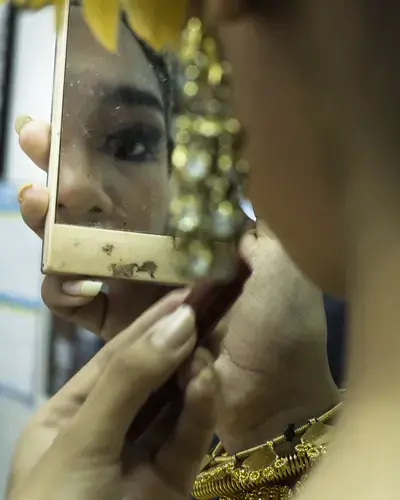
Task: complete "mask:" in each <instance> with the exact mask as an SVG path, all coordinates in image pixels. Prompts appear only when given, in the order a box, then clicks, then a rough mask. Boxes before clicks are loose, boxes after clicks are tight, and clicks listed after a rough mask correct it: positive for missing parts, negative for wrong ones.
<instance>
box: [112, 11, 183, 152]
mask: <svg viewBox="0 0 400 500" xmlns="http://www.w3.org/2000/svg"><path fill="white" fill-rule="evenodd" d="M122 21H123V23H124V25H125V26H126V27H127V28H128V29H129V31H130V32H131V33H132V35H133V36H134V38H135V39H136V40H137V42H138V43H139V45H140V47H141V49H142V51H143V53H144V55H145V57H146V59H147V60H148V61H149V63H150V65H151V67H152V68H153V71H154V73H155V75H156V77H157V80H158V84H159V86H160V89H161V95H162V100H163V104H164V120H165V128H166V130H167V135H168V139H167V140H168V156H169V157H170V155H171V153H172V149H173V147H174V142H173V139H172V137H171V130H172V123H171V122H172V116H173V114H174V109H175V96H176V79H175V78H174V76H173V73H172V71H171V69H170V67H169V64H168V57H167V55H166V54H162V53H158V52H156V51H155V50H153V49H152V48H151V47H150V45H149V44H148V43H146V42H145V41H144V40H142V39H141V38H140V37H138V36H137V35H136V33H135V32H134V31H133V30H132V29H131V27H130V26H129V24H128V22H127V20H126V16H123V18H122Z"/></svg>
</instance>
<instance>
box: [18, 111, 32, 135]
mask: <svg viewBox="0 0 400 500" xmlns="http://www.w3.org/2000/svg"><path fill="white" fill-rule="evenodd" d="M31 121H32V118H31V117H30V116H28V115H21V116H18V118H16V120H15V131H16V132H17V134H18V135H19V134H20V133H21V130H22V129H23V128H24V127H25V125H26V124H27V123H29V122H31Z"/></svg>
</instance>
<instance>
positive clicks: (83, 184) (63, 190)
mask: <svg viewBox="0 0 400 500" xmlns="http://www.w3.org/2000/svg"><path fill="white" fill-rule="evenodd" d="M83 163H84V162H79V163H76V166H72V165H71V164H70V163H69V162H65V161H64V162H62V163H61V165H60V172H59V187H58V198H57V208H58V211H59V213H60V215H64V216H75V217H77V216H79V217H81V218H82V219H84V218H88V219H89V220H90V219H92V220H93V214H98V215H99V214H104V215H108V214H110V213H111V212H112V210H113V203H112V200H111V198H110V197H109V196H108V194H107V193H106V191H105V189H104V185H103V182H102V179H101V176H100V175H93V174H92V173H91V172H89V171H88V168H87V167H86V166H85V165H83ZM85 216H87V217H85ZM90 216H92V217H90ZM98 218H99V217H97V218H95V220H98Z"/></svg>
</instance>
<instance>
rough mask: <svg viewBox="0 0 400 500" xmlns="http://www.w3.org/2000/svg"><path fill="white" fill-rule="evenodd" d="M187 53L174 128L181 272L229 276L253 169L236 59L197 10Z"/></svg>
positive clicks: (174, 218) (174, 211) (174, 204)
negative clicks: (235, 99) (236, 99)
mask: <svg viewBox="0 0 400 500" xmlns="http://www.w3.org/2000/svg"><path fill="white" fill-rule="evenodd" d="M180 61H181V64H182V70H181V78H180V87H181V91H182V102H181V109H182V110H183V111H182V113H181V114H180V115H179V116H178V117H177V119H176V130H175V134H174V137H175V149H174V152H173V155H172V179H171V186H172V199H171V205H170V230H171V232H172V234H173V235H174V237H175V238H176V249H177V251H178V257H179V259H178V266H179V270H180V272H181V274H183V275H185V276H187V277H188V278H191V279H193V278H200V277H203V276H212V277H216V278H222V279H224V278H228V277H229V276H230V275H231V274H232V272H233V271H234V266H235V263H236V254H237V245H238V241H239V239H240V236H241V234H242V232H243V225H244V221H245V216H244V213H243V210H242V208H241V205H240V200H241V196H242V193H243V188H244V183H245V181H246V178H247V174H248V166H247V163H246V162H245V161H244V160H243V159H242V158H241V148H242V144H243V131H242V128H241V126H240V123H239V122H238V120H236V119H235V118H234V116H233V112H232V102H231V89H230V81H231V67H230V65H229V64H228V63H227V62H225V61H224V60H222V59H221V57H220V54H219V49H218V44H217V42H216V40H215V39H214V38H213V37H211V36H208V35H207V34H206V33H205V32H204V29H203V25H202V22H201V21H200V19H197V18H195V19H191V20H190V21H189V22H188V24H187V27H186V29H185V31H184V33H183V37H182V47H181V50H180ZM219 243H220V244H221V243H222V244H223V247H224V249H225V251H224V252H223V253H222V257H221V253H219V252H218V251H217V248H218V244H219ZM218 255H220V257H218Z"/></svg>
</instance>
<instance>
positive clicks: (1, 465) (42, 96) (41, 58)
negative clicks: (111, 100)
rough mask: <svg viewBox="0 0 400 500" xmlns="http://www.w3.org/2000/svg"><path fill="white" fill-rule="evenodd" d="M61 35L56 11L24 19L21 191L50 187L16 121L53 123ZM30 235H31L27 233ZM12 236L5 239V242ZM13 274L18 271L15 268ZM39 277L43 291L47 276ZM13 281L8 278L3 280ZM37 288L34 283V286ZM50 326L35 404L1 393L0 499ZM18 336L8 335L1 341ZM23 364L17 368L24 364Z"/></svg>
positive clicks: (42, 338)
mask: <svg viewBox="0 0 400 500" xmlns="http://www.w3.org/2000/svg"><path fill="white" fill-rule="evenodd" d="M54 50H55V34H54V24H53V12H52V9H51V8H47V9H44V10H41V11H40V12H37V13H32V12H24V13H20V14H19V15H18V19H17V33H16V45H15V55H14V67H13V75H12V82H13V92H12V95H11V100H12V102H11V109H10V118H11V119H10V121H9V123H8V128H9V131H8V132H9V134H8V143H7V145H6V176H7V179H8V180H10V181H11V182H14V183H15V184H16V185H20V184H22V183H25V182H37V183H41V182H42V183H43V182H45V174H44V172H41V171H40V170H39V169H38V168H36V167H35V166H34V165H33V163H32V162H31V161H30V160H29V159H28V158H26V157H25V156H24V154H23V153H22V152H21V150H20V149H19V145H18V140H17V136H16V134H15V132H14V118H15V117H16V116H18V115H21V114H28V115H30V116H32V117H33V118H35V119H42V120H47V121H48V120H49V117H50V110H51V95H52V80H53V66H54ZM27 231H28V229H27ZM7 237H8V238H10V237H12V235H11V234H2V235H1V238H2V239H3V238H7ZM40 248H41V245H40V241H39V240H38V239H36V238H33V237H32V243H31V246H29V248H27V249H26V251H27V252H29V255H32V254H34V255H35V259H36V256H37V269H38V271H39V270H40ZM9 272H10V273H13V266H12V265H11V266H10V268H9ZM35 276H37V287H38V290H39V289H40V282H41V276H40V272H37V273H36V274H35ZM7 279H11V277H10V276H7V275H5V274H4V273H2V275H1V280H2V281H3V280H7ZM31 285H32V284H31V283H30V286H31ZM47 322H48V314H47V311H46V310H45V309H44V307H43V308H42V309H41V310H39V311H38V313H37V317H36V320H35V328H34V329H33V331H32V332H29V333H31V334H32V336H34V337H35V361H36V363H35V370H34V372H33V381H32V382H33V387H34V393H35V394H34V398H33V401H32V402H31V404H26V403H24V402H21V401H18V400H16V399H13V398H12V397H7V396H6V395H5V394H4V393H1V392H0V498H2V499H3V498H4V493H3V492H4V490H5V486H6V481H7V474H8V470H9V466H10V460H11V457H12V452H13V448H14V445H15V441H16V439H17V437H18V435H19V433H20V432H21V429H22V428H23V426H24V425H25V423H26V422H27V420H28V419H29V417H30V416H31V415H32V414H33V413H34V411H35V409H36V408H37V406H38V405H39V404H40V403H41V402H42V401H43V400H44V383H45V381H44V374H45V371H46V359H47V354H46V353H47V348H46V346H47V331H48V327H47ZM12 333H13V332H9V331H2V332H0V334H1V335H11V334H12ZM18 361H19V360H18V359H16V360H13V362H15V363H18Z"/></svg>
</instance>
